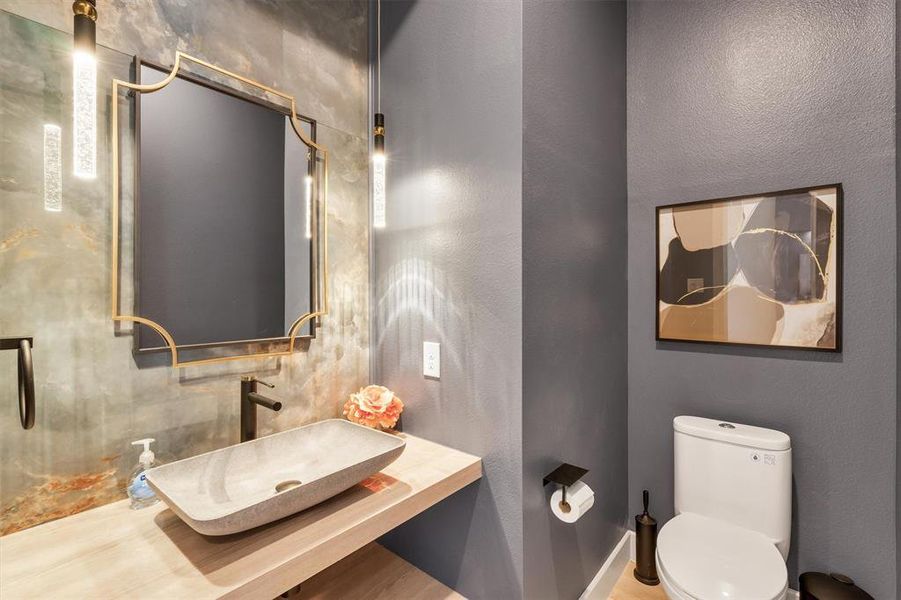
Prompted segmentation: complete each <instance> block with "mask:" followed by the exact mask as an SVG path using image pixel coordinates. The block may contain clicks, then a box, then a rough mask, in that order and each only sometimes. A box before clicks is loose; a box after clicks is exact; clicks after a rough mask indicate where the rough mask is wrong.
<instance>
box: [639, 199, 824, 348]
mask: <svg viewBox="0 0 901 600" xmlns="http://www.w3.org/2000/svg"><path fill="white" fill-rule="evenodd" d="M841 196H842V189H841V186H839V185H831V186H823V187H817V188H807V189H802V190H790V191H784V192H773V193H768V194H763V195H759V196H744V197H740V198H729V199H723V200H709V201H703V202H692V203H687V204H675V205H670V206H663V207H659V208H658V209H657V339H659V340H685V341H700V342H718V343H728V344H753V345H766V346H788V347H797V348H811V349H818V350H829V351H838V350H840V339H839V331H840V328H839V323H840V317H841V315H840V314H839V305H840V297H839V295H840V272H839V269H840V257H841V254H840V251H841V248H840V243H841V240H840V235H839V232H840V225H841V224H840V222H839V219H840V218H841V214H840V213H841V211H840V208H841Z"/></svg>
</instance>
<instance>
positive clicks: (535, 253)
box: [522, 0, 628, 599]
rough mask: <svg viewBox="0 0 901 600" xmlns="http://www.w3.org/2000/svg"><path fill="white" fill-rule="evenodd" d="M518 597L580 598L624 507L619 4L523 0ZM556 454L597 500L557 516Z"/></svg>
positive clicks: (622, 42) (622, 520) (622, 10)
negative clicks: (547, 480)
mask: <svg viewBox="0 0 901 600" xmlns="http://www.w3.org/2000/svg"><path fill="white" fill-rule="evenodd" d="M522 268H523V365H522V367H523V537H524V557H525V558H524V560H525V563H524V564H525V576H524V595H525V597H528V598H536V599H538V598H541V599H547V598H562V599H567V598H573V599H574V598H578V597H579V595H580V594H581V593H582V592H583V591H584V590H585V588H586V586H587V585H588V584H589V583H590V581H591V579H592V577H593V576H594V575H595V574H596V573H597V570H598V568H599V567H600V566H601V564H602V563H603V562H604V560H605V559H606V557H607V555H608V554H609V553H610V551H611V550H612V549H613V547H614V546H615V545H616V543H617V542H618V541H619V539H620V538H621V537H622V535H623V533H624V531H625V527H626V520H627V515H628V510H627V464H626V451H627V440H626V437H627V436H626V433H627V423H626V399H627V398H626V393H627V390H626V318H625V317H626V312H627V303H626V6H625V3H624V2H546V1H544V0H527V1H526V2H524V4H523V267H522ZM561 462H569V463H573V464H576V465H579V466H581V467H584V468H587V469H589V472H588V474H587V475H586V476H585V481H586V483H588V485H590V486H591V487H592V489H593V490H594V492H595V502H594V507H593V508H592V509H591V510H590V511H589V512H588V513H587V514H586V515H585V516H584V517H583V518H582V519H580V520H579V521H578V522H576V523H575V524H566V523H563V522H561V521H559V520H558V519H556V518H554V517H553V515H552V514H551V512H550V510H549V509H548V501H549V498H550V494H551V492H552V491H553V489H554V486H548V487H547V488H545V487H543V486H542V481H541V480H542V477H543V476H544V475H546V474H548V473H549V472H550V471H552V470H553V469H554V468H555V467H557V466H558V465H559V464H560V463H561Z"/></svg>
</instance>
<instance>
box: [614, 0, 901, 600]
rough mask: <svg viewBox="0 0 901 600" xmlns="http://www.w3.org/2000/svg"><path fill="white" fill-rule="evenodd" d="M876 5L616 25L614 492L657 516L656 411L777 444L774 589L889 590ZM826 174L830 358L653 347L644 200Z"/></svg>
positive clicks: (890, 142)
mask: <svg viewBox="0 0 901 600" xmlns="http://www.w3.org/2000/svg"><path fill="white" fill-rule="evenodd" d="M893 10H894V2H893V1H892V0H870V1H867V2H848V1H847V0H816V1H814V0H810V1H806V2H784V1H777V0H765V1H759V2H740V1H728V2H727V1H718V2H633V3H630V4H629V14H628V81H629V86H628V160H629V307H630V310H629V471H630V473H629V477H630V479H629V488H630V498H631V505H632V506H636V505H637V504H638V502H639V495H640V493H641V490H642V488H650V490H651V491H652V493H653V497H654V498H655V500H654V501H653V507H652V508H653V510H654V512H655V513H656V515H657V516H658V517H661V518H663V519H666V518H668V517H670V516H671V515H672V504H673V496H672V485H673V481H672V426H671V422H672V418H673V417H674V416H675V415H678V414H695V415H701V416H708V417H715V418H723V419H729V420H735V421H739V422H746V423H752V424H756V425H763V426H767V427H774V428H777V429H781V430H783V431H785V432H787V433H788V434H789V435H791V437H792V443H793V449H794V488H795V489H794V491H795V511H794V530H793V539H792V550H791V555H790V557H789V566H790V572H791V584H792V587H796V585H797V580H796V575H797V574H798V573H799V572H803V571H806V570H821V571H829V570H839V571H843V572H846V573H848V574H850V575H852V576H853V577H854V578H855V579H856V580H858V581H859V583H860V584H861V585H862V586H863V587H865V588H866V589H867V590H868V591H869V592H870V593H872V594H873V595H874V596H875V597H877V598H891V597H892V596H894V594H895V591H896V587H895V572H896V570H897V555H896V554H895V551H894V549H895V523H894V521H895V516H896V515H895V508H894V507H893V506H892V501H891V499H892V498H893V497H894V494H895V488H896V486H895V477H896V467H895V464H896V456H895V453H896V450H895V444H896V436H897V433H898V432H897V431H896V423H897V416H896V410H897V408H896V390H895V385H896V368H897V366H896V365H897V355H896V343H897V342H896V333H895V323H894V320H895V314H896V289H897V288H896V265H895V260H896V258H895V256H896V255H895V243H896V236H897V231H896V225H895V222H896V215H895V205H894V203H895V197H896V196H895V171H894V169H895V164H896V155H895V136H894V130H893V127H894V119H895V115H894V103H893V98H894V94H895V86H894V73H895V66H894V62H893V60H894V48H895V31H894V23H895V19H894V18H893V17H894V15H893ZM834 181H840V182H842V183H843V184H844V190H845V246H844V282H845V289H844V333H845V343H844V352H843V353H842V354H838V355H828V354H814V353H808V352H803V351H788V350H772V349H759V350H745V349H726V348H719V347H712V346H711V347H705V346H699V345H691V346H689V345H683V344H677V343H666V344H664V343H661V344H655V342H654V206H655V205H660V204H667V203H672V202H678V201H685V200H699V199H705V198H716V197H722V196H730V195H736V194H747V193H755V192H763V191H768V190H777V189H785V188H793V187H798V186H807V185H816V184H821V183H827V182H834Z"/></svg>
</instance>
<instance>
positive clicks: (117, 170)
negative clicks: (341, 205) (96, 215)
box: [110, 51, 329, 368]
mask: <svg viewBox="0 0 901 600" xmlns="http://www.w3.org/2000/svg"><path fill="white" fill-rule="evenodd" d="M186 63H193V64H194V65H196V66H197V67H200V68H201V69H207V70H209V71H211V72H212V73H213V74H215V76H216V77H217V80H223V79H224V80H226V81H229V82H236V83H237V85H238V86H247V87H248V88H249V89H250V90H252V91H253V92H256V93H254V94H253V98H251V97H250V96H249V95H248V94H246V93H242V92H240V91H238V90H237V89H235V90H234V91H233V92H232V91H228V90H225V89H222V88H221V85H220V86H218V87H219V89H218V92H224V93H225V94H229V95H233V96H235V97H238V98H242V99H244V100H250V101H251V102H255V101H256V100H255V98H256V96H258V95H259V96H266V97H267V98H273V99H275V101H276V102H277V103H278V106H280V107H281V109H280V110H279V112H280V113H281V114H283V115H284V117H285V122H286V123H287V126H286V127H285V131H286V132H287V131H290V132H293V135H289V134H287V133H286V145H287V143H288V142H287V140H288V138H289V137H290V138H291V139H294V138H293V136H296V140H299V141H300V142H301V144H302V147H305V148H306V151H305V152H306V160H307V164H308V168H307V171H306V176H305V179H304V181H305V189H306V191H305V195H306V215H305V220H306V223H305V224H304V223H296V225H297V229H299V230H303V229H304V228H305V229H306V238H307V239H309V240H311V241H310V246H309V257H308V262H309V264H310V281H309V288H308V289H306V291H305V293H306V294H308V295H309V303H308V305H307V306H306V307H305V312H303V314H299V315H297V316H296V317H293V315H290V310H291V307H289V306H287V301H285V302H284V303H283V306H284V307H285V311H284V314H283V315H278V318H282V317H284V321H283V323H284V328H285V331H284V335H283V336H281V335H277V336H268V335H267V336H248V337H247V338H246V339H244V338H238V339H233V338H231V337H226V338H225V339H224V340H218V341H212V342H208V343H194V341H193V340H190V341H189V342H190V343H181V344H180V343H179V341H178V339H177V336H176V335H175V334H174V333H173V331H172V328H173V325H172V323H171V322H165V321H164V320H163V319H162V318H159V317H156V318H151V317H153V316H154V315H148V314H147V313H146V312H143V311H141V310H139V309H137V303H136V302H135V308H133V309H132V310H126V309H123V292H122V285H121V282H122V281H127V278H125V277H124V276H123V272H122V271H123V268H122V266H123V262H124V261H123V255H122V252H123V247H124V246H131V245H132V244H125V243H123V240H122V239H121V236H122V230H123V227H122V219H123V190H122V172H123V170H124V169H122V165H121V160H122V155H123V154H124V153H123V152H120V143H121V140H120V138H121V136H122V131H121V130H120V126H121V125H122V123H120V115H119V103H120V101H122V99H123V96H124V95H125V94H133V95H134V102H135V104H136V106H139V100H140V98H141V97H142V96H143V95H145V94H152V93H154V92H158V91H160V90H163V89H164V88H166V87H167V86H170V84H172V83H173V81H176V78H179V80H181V79H188V80H191V79H192V78H193V81H194V82H195V83H198V82H199V80H197V79H196V77H198V75H197V74H196V73H195V72H194V71H195V70H194V69H191V70H190V71H188V70H187V69H185V68H184V67H185V65H186ZM142 64H144V63H143V62H142V61H139V60H137V59H136V60H135V71H136V73H135V79H136V81H135V82H132V81H124V80H121V79H113V82H112V96H111V98H112V106H111V127H110V131H111V137H112V140H111V156H112V220H113V227H112V238H111V317H112V319H113V321H115V322H117V323H122V322H131V323H134V324H136V327H135V329H134V330H133V331H132V334H133V335H135V336H137V330H139V328H140V326H144V327H147V328H149V329H150V330H152V331H153V332H155V333H156V334H158V335H159V337H160V338H162V340H163V342H164V345H162V346H159V347H157V348H153V347H151V348H149V350H151V351H156V350H160V349H162V350H168V352H170V354H171V366H172V367H174V368H181V367H187V366H193V365H202V364H210V363H219V362H224V361H233V360H240V359H249V358H269V357H278V356H288V355H290V354H292V353H293V352H294V350H295V346H296V342H297V339H298V338H299V337H304V336H303V335H302V333H301V332H302V330H303V328H304V327H307V328H308V329H309V331H310V336H309V337H312V336H313V335H314V334H315V329H316V326H317V324H318V322H319V320H320V318H321V317H324V316H325V315H327V314H328V310H329V291H328V164H329V154H328V150H327V149H326V148H325V147H323V146H322V145H320V144H318V143H317V142H316V140H315V139H314V137H315V122H313V121H312V120H310V119H306V118H305V117H302V116H300V115H298V114H297V107H296V101H295V99H294V97H293V96H291V95H289V94H287V93H285V92H281V91H279V90H276V89H274V88H272V87H269V86H267V85H264V84H262V83H259V82H256V81H253V80H251V79H249V78H246V77H243V76H241V75H238V74H236V73H233V72H231V71H228V70H226V69H223V68H221V67H218V66H216V65H213V64H211V63H209V62H206V61H204V60H201V59H199V58H196V57H193V56H190V55H188V54H185V53H183V52H181V51H178V52H176V54H175V61H174V63H173V66H172V68H171V70H170V71H168V73H166V71H165V69H164V68H162V69H161V68H159V67H155V66H154V68H157V69H158V70H160V71H161V74H162V75H164V77H163V78H162V79H161V80H159V81H156V82H153V83H142V82H141V78H140V69H141V65H142ZM199 83H200V85H207V84H205V83H203V82H199ZM207 87H211V88H213V89H216V86H214V85H212V84H210V85H207ZM228 87H229V88H231V86H228ZM120 94H122V96H120ZM260 103H267V104H272V105H273V106H275V103H269V102H266V101H264V100H263V99H260ZM311 123H312V129H310V124H311ZM219 129H221V128H219ZM296 140H295V142H296ZM170 147H171V146H170ZM284 151H285V152H287V150H284ZM135 152H136V153H137V154H139V152H138V150H137V149H136V150H135ZM295 154H296V152H295ZM169 158H171V157H169ZM138 164H139V163H138V161H137V159H136V160H135V166H134V170H135V171H136V172H137V171H138ZM214 166H215V165H214ZM154 172H157V171H154ZM240 176H241V175H240V174H239V175H237V177H240ZM135 179H136V180H137V177H135ZM285 187H287V183H285ZM283 192H284V193H285V194H287V189H284V190H283ZM135 195H137V183H136V189H135ZM286 197H287V196H286ZM191 199H192V197H191V195H190V194H186V195H185V196H184V197H183V198H182V197H179V198H177V200H178V201H179V202H182V201H184V202H190V200H191ZM245 208H247V209H248V210H250V211H255V210H256V209H257V207H256V206H248V207H245ZM282 217H283V218H284V219H285V222H284V230H285V232H286V233H285V235H288V233H287V232H288V231H289V229H290V230H293V229H294V228H293V226H292V224H293V222H289V221H288V217H289V215H288V211H287V209H285V212H284V214H283V215H282ZM304 225H305V227H304ZM135 237H137V236H135ZM258 239H259V236H258ZM129 241H130V240H129ZM230 241H231V240H226V243H229V242H230ZM285 243H286V242H285V241H284V240H282V244H283V247H284V244H285ZM164 246H165V245H164ZM186 247H187V248H190V245H188V246H186ZM164 249H168V247H166V248H164ZM135 252H137V249H135ZM237 252H238V255H241V253H242V249H241V248H237ZM288 258H289V257H288V256H287V254H284V253H283V256H282V257H281V260H282V262H283V263H285V262H288ZM164 268H165V265H164ZM158 272H160V271H159V269H158ZM286 278H287V276H286ZM243 283H244V282H239V284H243ZM253 283H254V282H252V281H251V282H247V285H253ZM284 285H285V282H283V286H284ZM134 286H135V287H136V288H137V287H138V282H137V279H135V280H134ZM186 303H188V302H187V301H186V300H185V299H182V304H183V305H184V304H186ZM232 303H233V304H234V303H235V302H234V299H232ZM291 306H292V307H293V306H298V305H297V303H296V302H294V303H291ZM207 308H208V307H206V306H198V309H199V311H200V312H203V311H205V310H206V309H207ZM295 314H296V313H295ZM136 339H137V337H136ZM226 340H227V341H226ZM182 341H183V340H182ZM258 343H264V344H263V346H264V347H263V349H262V350H261V351H259V352H244V353H238V354H226V355H215V356H206V357H203V358H197V359H190V360H183V359H182V357H181V356H180V353H179V351H180V350H184V349H190V350H198V349H203V350H212V349H219V348H221V347H223V346H229V345H256V344H258ZM138 351H142V350H141V348H140V343H138V342H136V354H137V352H138Z"/></svg>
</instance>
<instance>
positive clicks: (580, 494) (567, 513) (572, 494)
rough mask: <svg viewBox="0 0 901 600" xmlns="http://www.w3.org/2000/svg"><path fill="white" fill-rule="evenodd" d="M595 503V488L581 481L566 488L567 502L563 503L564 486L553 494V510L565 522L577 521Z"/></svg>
mask: <svg viewBox="0 0 901 600" xmlns="http://www.w3.org/2000/svg"><path fill="white" fill-rule="evenodd" d="M593 505H594V490H592V489H591V488H590V487H588V486H587V485H585V484H584V483H583V482H581V481H577V482H575V483H574V484H572V485H571V486H569V487H568V488H566V503H565V504H564V503H563V488H560V489H559V490H557V491H556V492H554V493H553V494H551V512H553V513H554V516H555V517H557V518H558V519H560V520H561V521H563V522H564V523H575V522H576V521H578V520H579V519H580V518H582V515H584V514H585V513H586V512H588V509H589V508H591V507H592V506H593Z"/></svg>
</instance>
